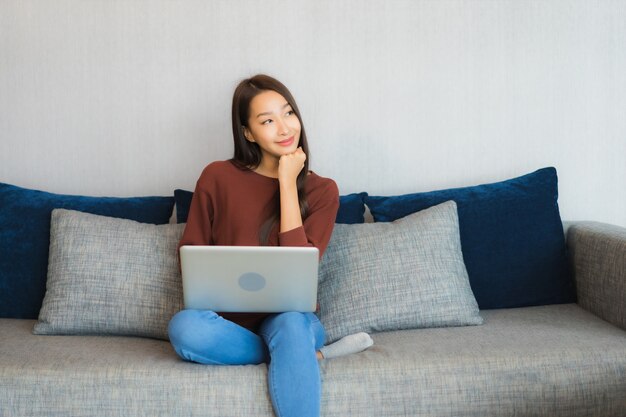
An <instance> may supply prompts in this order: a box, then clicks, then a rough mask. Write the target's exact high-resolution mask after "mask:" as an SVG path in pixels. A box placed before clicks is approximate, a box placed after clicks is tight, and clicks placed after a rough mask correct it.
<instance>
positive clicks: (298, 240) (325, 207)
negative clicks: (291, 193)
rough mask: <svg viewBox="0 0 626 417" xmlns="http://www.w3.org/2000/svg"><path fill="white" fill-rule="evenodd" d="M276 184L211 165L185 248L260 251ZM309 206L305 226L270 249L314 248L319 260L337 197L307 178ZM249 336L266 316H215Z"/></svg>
mask: <svg viewBox="0 0 626 417" xmlns="http://www.w3.org/2000/svg"><path fill="white" fill-rule="evenodd" d="M277 191H278V179H276V178H270V177H266V176H263V175H261V174H257V173H256V172H254V171H248V170H241V169H239V168H237V167H236V166H235V165H234V164H233V163H232V162H230V161H216V162H213V163H211V164H209V165H208V166H207V167H206V168H204V170H203V171H202V174H201V175H200V178H199V179H198V182H197V183H196V189H195V192H194V194H193V199H192V200H191V206H190V208H189V217H188V218H187V225H186V226H185V231H184V232H183V236H182V238H181V240H180V243H179V247H180V246H183V245H229V246H258V245H259V244H260V243H259V230H260V228H261V226H262V225H263V223H264V222H265V220H266V219H267V218H268V216H269V215H270V210H271V207H272V204H273V198H274V195H275V193H276V192H277ZM305 191H306V199H307V203H308V205H309V209H308V215H307V217H306V219H304V221H303V225H302V226H301V227H298V228H296V229H293V230H289V231H287V232H284V233H278V230H279V229H278V226H277V227H276V228H274V230H272V232H271V233H270V235H269V240H268V245H271V246H315V247H317V248H318V249H319V251H320V258H321V256H322V254H323V253H324V251H325V250H326V246H327V245H328V241H329V240H330V235H331V234H332V231H333V226H334V224H335V218H336V216H337V210H338V209H339V191H338V189H337V185H336V184H335V182H334V181H333V180H331V179H329V178H323V177H320V176H319V175H317V174H315V173H313V172H311V173H310V174H309V175H308V177H307V182H306V186H305ZM219 314H220V315H221V316H222V317H224V318H225V319H227V320H231V321H233V322H235V323H237V324H239V325H241V326H244V327H246V328H248V329H250V330H253V331H256V330H258V326H259V325H260V324H261V322H262V321H263V319H264V318H265V317H267V316H268V314H266V313H219Z"/></svg>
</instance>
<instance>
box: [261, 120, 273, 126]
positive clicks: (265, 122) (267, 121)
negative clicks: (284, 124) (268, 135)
mask: <svg viewBox="0 0 626 417" xmlns="http://www.w3.org/2000/svg"><path fill="white" fill-rule="evenodd" d="M271 121H272V119H267V120H265V121H264V122H263V123H261V124H262V125H266V124H268V123H269V122H271Z"/></svg>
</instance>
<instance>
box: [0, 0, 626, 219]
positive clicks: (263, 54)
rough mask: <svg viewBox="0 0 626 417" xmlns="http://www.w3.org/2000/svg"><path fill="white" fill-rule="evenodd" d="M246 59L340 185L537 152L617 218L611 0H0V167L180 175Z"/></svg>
mask: <svg viewBox="0 0 626 417" xmlns="http://www.w3.org/2000/svg"><path fill="white" fill-rule="evenodd" d="M257 72H264V73H267V74H270V75H273V76H275V77H276V78H278V79H279V80H281V81H282V82H283V83H285V84H286V85H287V86H288V87H289V88H290V89H291V91H292V93H293V94H294V96H295V97H296V99H297V101H298V105H299V107H300V110H301V112H302V114H303V122H304V124H305V126H306V129H307V133H308V136H309V141H310V145H311V152H312V155H311V163H312V165H311V167H312V169H313V170H314V171H316V172H318V173H319V174H320V175H323V176H328V177H331V178H334V179H335V180H336V181H337V183H338V185H339V189H340V192H341V193H342V194H347V193H350V192H358V191H368V192H369V193H370V194H372V195H393V194H400V193H410V192H416V191H428V190H433V189H440V188H448V187H458V186H466V185H474V184H479V183H485V182H495V181H500V180H504V179H508V178H511V177H515V176H518V175H521V174H525V173H528V172H531V171H534V170H535V169H538V168H541V167H544V166H555V167H556V168H557V170H558V173H559V193H560V194H559V205H560V209H561V215H562V217H563V219H568V220H579V219H587V220H597V221H604V222H609V223H614V224H619V225H622V226H626V163H625V158H626V75H625V74H626V2H625V1H608V0H607V1H576V0H567V1H556V0H555V1H520V0H515V1H506V0H501V1H469V0H468V1H460V0H455V1H446V0H442V1H372V0H349V1H338V0H321V1H315V2H313V1H277V0H269V1H263V2H257V1H232V0H222V1H185V2H182V1H180V2H179V1H164V0H150V1H119V0H118V1H115V0H102V1H88V0H87V1H79V0H64V1H35V0H10V1H7V0H0V181H1V182H8V183H12V184H16V185H19V186H23V187H28V188H37V189H43V190H46V191H52V192H58V193H68V194H83V195H114V196H138V195H170V194H172V192H173V190H174V189H175V188H185V189H193V187H194V184H195V181H196V179H197V177H198V175H199V173H200V172H201V170H202V168H203V167H204V166H205V165H206V164H208V163H209V162H211V161H213V160H216V159H227V158H229V157H230V156H231V153H232V133H231V127H230V105H231V99H232V92H233V89H234V87H235V86H236V84H237V83H238V81H240V80H241V79H242V78H245V77H248V76H251V75H253V74H255V73H257Z"/></svg>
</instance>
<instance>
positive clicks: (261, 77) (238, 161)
mask: <svg viewBox="0 0 626 417" xmlns="http://www.w3.org/2000/svg"><path fill="white" fill-rule="evenodd" d="M267 90H273V91H276V92H277V93H278V94H280V95H281V96H283V97H284V98H285V100H287V102H288V103H289V104H290V105H291V108H292V109H293V111H294V113H295V114H296V116H297V117H298V120H300V125H301V130H300V141H299V146H301V147H302V150H303V151H304V153H305V154H306V161H305V162H304V167H303V168H302V171H300V173H299V174H298V178H297V181H296V184H297V187H298V202H299V203H300V214H301V215H302V219H305V218H306V215H307V211H308V204H307V202H306V195H305V192H304V186H305V184H306V179H307V174H308V173H309V159H310V158H311V156H310V154H309V145H308V143H307V140H306V132H305V130H304V123H303V122H302V116H301V115H300V110H299V109H298V105H297V104H296V100H295V99H294V98H293V96H292V95H291V92H289V90H288V89H287V87H285V85H284V84H283V83H281V82H280V81H278V80H277V79H275V78H272V77H270V76H269V75H265V74H257V75H255V76H254V77H251V78H247V79H245V80H243V81H241V82H240V83H239V85H237V88H236V89H235V93H234V94H233V107H232V123H233V140H234V141H235V155H234V156H233V158H232V159H231V161H232V162H233V163H234V164H235V165H236V166H237V167H239V168H240V169H243V170H251V169H255V168H257V167H258V166H259V164H260V163H261V159H262V155H263V154H262V153H261V148H260V147H259V145H258V144H256V143H254V142H249V141H248V140H246V137H245V136H244V133H243V132H244V127H248V119H249V117H250V102H251V101H252V99H253V98H254V97H255V96H257V95H258V94H260V93H262V92H263V91H267ZM269 211H270V214H269V216H268V218H267V219H266V221H265V223H263V226H262V227H261V230H259V243H260V244H261V245H266V244H267V242H268V240H269V236H270V233H271V231H272V230H273V229H274V227H276V225H277V224H278V222H279V220H280V194H279V191H276V194H275V195H274V198H273V199H272V207H270V208H269Z"/></svg>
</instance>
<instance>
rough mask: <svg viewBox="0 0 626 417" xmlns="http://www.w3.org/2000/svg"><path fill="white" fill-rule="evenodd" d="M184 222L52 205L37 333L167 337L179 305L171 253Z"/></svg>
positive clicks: (177, 279)
mask: <svg viewBox="0 0 626 417" xmlns="http://www.w3.org/2000/svg"><path fill="white" fill-rule="evenodd" d="M183 228H184V226H183V225H178V224H165V225H150V224H144V223H138V222H135V221H133V220H125V219H116V218H112V217H104V216H97V215H94V214H88V213H82V212H78V211H72V210H64V209H55V210H53V211H52V226H51V230H50V238H51V241H50V265H49V271H48V287H47V291H46V295H45V298H44V301H43V306H42V308H41V312H40V314H39V322H38V323H37V325H35V327H34V332H35V334H70V335H76V334H117V335H129V336H145V337H156V338H161V339H168V336H167V325H168V323H169V320H170V319H171V317H172V316H173V315H174V314H175V313H176V312H178V311H179V310H181V309H182V305H183V304H182V283H181V277H180V272H179V266H178V255H177V252H176V249H177V246H178V241H179V240H180V236H181V234H182V231H183Z"/></svg>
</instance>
